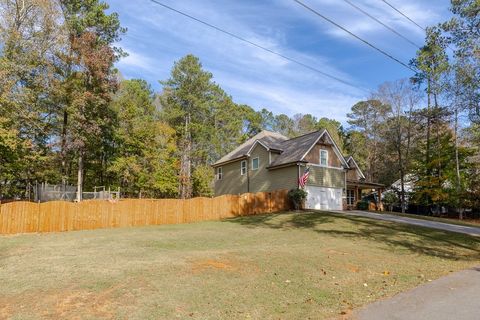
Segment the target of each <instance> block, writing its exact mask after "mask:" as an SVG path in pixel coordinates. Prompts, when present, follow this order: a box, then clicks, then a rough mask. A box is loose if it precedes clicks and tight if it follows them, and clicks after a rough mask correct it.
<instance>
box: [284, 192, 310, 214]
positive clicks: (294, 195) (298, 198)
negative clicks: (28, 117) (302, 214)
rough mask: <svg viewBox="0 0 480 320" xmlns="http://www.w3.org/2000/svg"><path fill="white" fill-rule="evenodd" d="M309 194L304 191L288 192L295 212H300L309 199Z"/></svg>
mask: <svg viewBox="0 0 480 320" xmlns="http://www.w3.org/2000/svg"><path fill="white" fill-rule="evenodd" d="M307 195H308V192H307V191H305V190H303V189H298V188H297V189H292V190H290V191H288V194H287V196H288V198H289V199H290V201H291V202H292V204H293V207H294V208H295V210H299V209H300V207H301V205H302V204H303V203H304V202H305V199H307Z"/></svg>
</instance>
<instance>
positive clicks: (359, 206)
mask: <svg viewBox="0 0 480 320" xmlns="http://www.w3.org/2000/svg"><path fill="white" fill-rule="evenodd" d="M368 204H369V202H368V201H360V202H358V203H357V209H358V210H368Z"/></svg>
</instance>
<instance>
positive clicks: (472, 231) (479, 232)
mask: <svg viewBox="0 0 480 320" xmlns="http://www.w3.org/2000/svg"><path fill="white" fill-rule="evenodd" d="M335 212H337V213H342V214H348V215H353V216H360V217H365V218H371V219H377V220H386V221H392V222H398V223H407V224H412V225H416V226H422V227H427V228H433V229H440V230H446V231H452V232H459V233H464V234H468V235H471V236H480V227H478V228H477V227H469V226H461V225H457V224H450V223H444V222H438V221H428V220H421V219H415V218H408V217H400V216H395V215H391V214H383V213H382V214H379V213H374V212H367V211H360V210H352V211H335ZM477 277H480V275H477ZM479 293H480V292H479ZM478 319H480V318H478Z"/></svg>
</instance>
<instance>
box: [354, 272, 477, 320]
mask: <svg viewBox="0 0 480 320" xmlns="http://www.w3.org/2000/svg"><path fill="white" fill-rule="evenodd" d="M479 295H480V267H477V268H473V269H468V270H463V271H460V272H456V273H452V274H450V275H448V276H446V277H443V278H440V279H438V280H435V281H432V282H430V283H427V284H424V285H421V286H419V287H416V288H414V289H412V290H409V291H406V292H402V293H400V294H397V295H396V296H394V297H392V298H390V299H386V300H381V301H377V302H374V303H372V304H369V305H367V306H366V307H364V308H362V309H360V310H358V311H356V312H354V313H353V315H352V319H357V320H412V319H419V320H452V319H455V320H477V319H480V303H479Z"/></svg>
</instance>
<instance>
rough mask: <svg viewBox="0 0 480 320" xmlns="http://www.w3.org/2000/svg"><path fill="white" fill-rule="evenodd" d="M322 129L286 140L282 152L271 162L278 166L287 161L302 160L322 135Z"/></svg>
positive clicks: (272, 164)
mask: <svg viewBox="0 0 480 320" xmlns="http://www.w3.org/2000/svg"><path fill="white" fill-rule="evenodd" d="M322 133H323V130H322V131H314V132H310V133H307V134H305V135H303V136H299V137H296V138H292V139H290V140H286V141H284V142H283V143H282V149H281V150H282V151H283V152H282V153H281V154H280V155H279V156H278V157H277V158H276V159H275V161H273V162H272V163H271V164H270V167H276V166H280V165H283V164H287V163H292V162H297V161H302V159H303V156H304V155H305V154H306V153H307V152H308V150H310V148H311V147H312V145H313V144H314V143H315V142H316V141H317V140H318V138H319V137H320V136H321V135H322Z"/></svg>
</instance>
